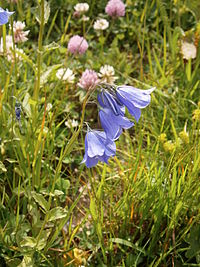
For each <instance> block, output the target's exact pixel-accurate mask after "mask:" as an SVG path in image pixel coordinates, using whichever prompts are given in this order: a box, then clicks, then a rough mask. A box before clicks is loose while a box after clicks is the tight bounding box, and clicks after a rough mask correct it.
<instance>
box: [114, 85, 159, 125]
mask: <svg viewBox="0 0 200 267" xmlns="http://www.w3.org/2000/svg"><path fill="white" fill-rule="evenodd" d="M154 90H155V88H151V89H148V90H141V89H137V88H135V87H132V86H127V85H122V86H118V87H117V89H116V96H117V98H118V99H119V101H120V102H121V103H122V104H123V105H124V106H126V107H127V109H128V111H129V113H130V114H131V115H132V116H133V117H134V118H135V119H136V121H137V122H138V120H139V118H140V116H141V109H143V108H146V107H147V106H148V105H149V103H150V101H151V96H150V94H151V93H152V92H153V91H154Z"/></svg>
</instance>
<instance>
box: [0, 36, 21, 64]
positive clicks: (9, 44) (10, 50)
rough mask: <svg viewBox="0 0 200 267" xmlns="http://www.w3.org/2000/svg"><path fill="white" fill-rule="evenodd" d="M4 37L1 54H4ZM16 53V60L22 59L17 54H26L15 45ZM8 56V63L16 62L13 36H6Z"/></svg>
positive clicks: (1, 41)
mask: <svg viewBox="0 0 200 267" xmlns="http://www.w3.org/2000/svg"><path fill="white" fill-rule="evenodd" d="M3 52H4V51H3V37H2V38H1V40H0V54H3ZM15 52H16V59H18V60H21V59H22V57H21V56H20V55H19V54H18V53H17V52H20V53H21V54H24V51H23V50H22V49H19V48H17V47H16V45H15ZM6 56H7V59H8V61H14V54H13V40H12V36H11V35H7V36H6Z"/></svg>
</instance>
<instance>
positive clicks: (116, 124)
mask: <svg viewBox="0 0 200 267" xmlns="http://www.w3.org/2000/svg"><path fill="white" fill-rule="evenodd" d="M99 117H100V121H101V126H102V128H103V129H104V131H105V133H106V136H107V138H108V139H111V140H117V139H118V138H119V136H120V135H121V133H122V129H129V128H131V127H132V126H133V125H134V123H133V122H131V121H130V120H129V119H128V118H126V117H125V116H124V115H120V114H119V115H116V114H115V113H114V112H113V110H112V109H109V108H103V109H100V111H99Z"/></svg>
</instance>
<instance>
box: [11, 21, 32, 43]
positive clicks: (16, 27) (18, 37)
mask: <svg viewBox="0 0 200 267" xmlns="http://www.w3.org/2000/svg"><path fill="white" fill-rule="evenodd" d="M25 27H26V25H25V22H21V21H17V22H16V21H14V23H13V32H14V39H15V43H20V42H21V43H23V42H26V41H27V40H28V38H27V35H28V34H29V31H24V28H25Z"/></svg>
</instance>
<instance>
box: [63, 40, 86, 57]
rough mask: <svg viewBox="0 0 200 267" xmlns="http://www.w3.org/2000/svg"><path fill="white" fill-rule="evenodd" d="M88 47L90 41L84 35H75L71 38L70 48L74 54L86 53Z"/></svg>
mask: <svg viewBox="0 0 200 267" xmlns="http://www.w3.org/2000/svg"><path fill="white" fill-rule="evenodd" d="M87 49H88V43H87V41H86V40H85V39H84V38H83V37H81V36H79V35H74V36H73V37H71V38H70V40H69V43H68V50H69V51H70V52H71V53H72V54H80V55H81V54H84V53H85V51H86V50H87Z"/></svg>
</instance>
